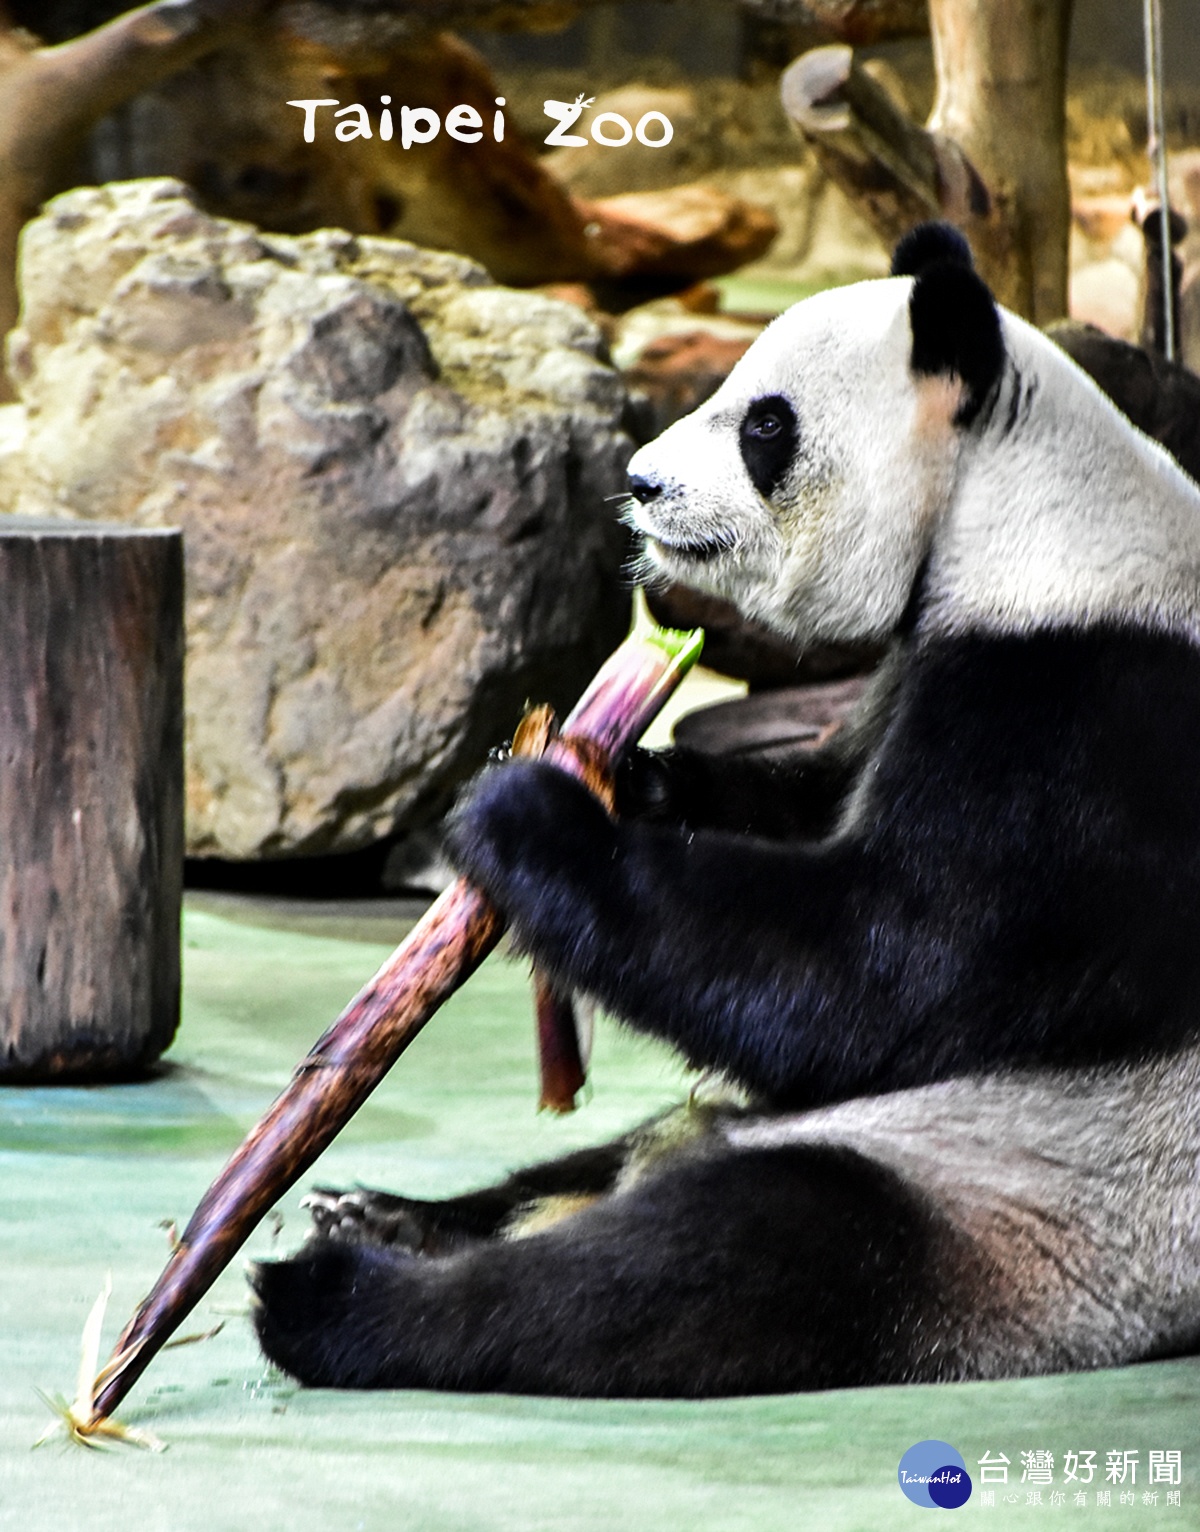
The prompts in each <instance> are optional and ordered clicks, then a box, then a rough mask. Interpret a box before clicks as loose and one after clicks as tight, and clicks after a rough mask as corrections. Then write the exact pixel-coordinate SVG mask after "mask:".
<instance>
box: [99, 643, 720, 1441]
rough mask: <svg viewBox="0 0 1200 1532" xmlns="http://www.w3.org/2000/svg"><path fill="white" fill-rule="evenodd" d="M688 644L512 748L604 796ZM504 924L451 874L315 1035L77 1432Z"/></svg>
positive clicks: (691, 647)
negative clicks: (559, 729)
mask: <svg viewBox="0 0 1200 1532" xmlns="http://www.w3.org/2000/svg"><path fill="white" fill-rule="evenodd" d="M700 645H701V635H700V634H699V633H698V632H697V633H675V632H672V631H670V630H667V629H659V628H650V629H648V630H647V629H639V630H637V631H635V632H634V633H633V634H632V635H631V636H630V637H629V638H628V639H627V640H626V641H625V643H624V644H623V645H622V646H621V647H620V648H619V649H618V650H617V651H616V653H615V654H613V655H612V656H611V658H610V659H609V660H607V661H606V662H605V664H604V665H603V666H602V667H601V669H600V671H599V673H598V674H597V676H596V678H595V680H594V681H593V682H592V684H591V685H590V686H589V687H588V689H587V691H586V692H585V693H584V695H583V697H582V698H581V699H580V701H579V703H578V704H577V705H576V707H575V709H574V710H573V711H572V713H571V714H570V716H569V718H568V719H567V721H566V724H565V726H564V730H563V735H562V737H561V738H559V739H553V738H551V722H550V719H549V716H548V714H547V713H545V712H535V714H534V715H533V716H532V717H531V718H530V720H529V722H528V723H527V724H526V725H525V727H524V728H523V729H522V730H518V733H517V735H516V737H515V738H514V745H513V748H514V752H516V753H522V754H540V753H544V756H545V758H546V759H547V760H551V761H553V762H554V763H555V764H556V765H558V766H561V767H562V768H563V769H564V770H567V771H570V772H572V773H573V774H574V775H576V776H577V777H579V778H580V779H581V780H583V781H585V782H586V783H587V784H588V785H589V786H592V787H593V789H594V790H595V789H599V791H600V792H601V795H602V796H604V794H605V779H606V775H607V772H608V770H609V769H610V766H611V763H613V762H615V760H616V758H617V757H618V755H619V754H620V752H621V750H622V749H623V748H624V747H625V746H626V745H628V744H630V743H632V742H633V741H635V740H637V739H638V737H639V736H640V735H641V734H642V733H643V731H644V730H645V729H646V727H647V725H648V724H649V723H650V722H651V720H652V719H653V718H654V717H655V715H656V714H657V713H658V711H659V709H660V708H661V707H662V705H663V703H664V702H665V701H666V700H667V698H668V697H669V696H670V695H671V693H672V692H673V691H674V690H675V688H676V686H678V684H679V682H680V681H681V680H682V679H683V677H684V675H685V674H686V673H687V671H688V670H689V669H690V668H691V666H692V665H693V664H694V663H695V661H696V658H697V656H698V654H699V652H700ZM503 929H504V926H503V919H502V917H501V915H500V914H499V912H498V911H497V910H495V909H494V908H493V906H492V905H491V903H490V902H489V900H487V899H486V898H485V897H484V895H483V894H482V893H480V892H479V891H478V890H477V889H475V888H473V887H472V886H471V885H470V884H469V883H467V882H466V880H465V879H460V880H459V881H458V882H457V883H455V884H454V885H453V886H452V887H451V888H449V889H447V891H446V892H445V893H444V894H443V895H442V896H441V898H439V899H438V900H437V901H436V902H435V903H434V904H433V905H432V906H431V907H430V909H429V910H428V912H427V913H426V915H425V917H424V918H423V919H422V920H421V921H420V922H419V923H418V925H417V926H416V927H415V928H414V929H413V930H412V932H411V933H410V934H409V936H408V937H407V939H406V940H405V941H404V942H402V943H401V944H400V946H399V947H398V948H397V949H396V951H395V952H394V953H393V954H392V956H391V957H390V958H389V959H388V961H387V962H386V963H385V964H384V965H383V967H382V968H381V969H380V970H379V972H378V973H377V974H376V975H375V977H374V978H373V979H371V980H370V982H369V983H368V984H367V985H366V986H365V987H364V988H363V989H362V990H360V992H359V993H358V994H357V995H356V996H355V997H354V999H353V1000H352V1001H351V1002H350V1004H349V1005H348V1006H347V1007H346V1009H345V1010H344V1011H343V1012H342V1014H341V1015H340V1016H339V1017H338V1019H337V1020H336V1021H335V1022H334V1023H333V1025H332V1026H331V1027H330V1028H329V1030H328V1031H327V1032H326V1033H325V1034H324V1035H323V1036H322V1037H321V1038H320V1039H319V1040H318V1041H317V1042H316V1043H315V1044H314V1046H313V1048H312V1049H311V1050H310V1052H309V1053H308V1055H307V1056H306V1057H305V1058H304V1059H303V1060H301V1062H300V1064H299V1065H298V1066H297V1067H296V1070H295V1071H294V1073H293V1075H292V1079H291V1081H290V1082H289V1084H288V1085H287V1086H286V1087H285V1088H284V1090H283V1091H282V1092H281V1094H280V1095H279V1096H278V1097H277V1098H276V1100H275V1102H274V1103H273V1104H272V1106H271V1107H270V1108H269V1109H268V1110H267V1112H266V1114H265V1115H264V1116H263V1117H262V1118H261V1120H260V1121H259V1122H258V1124H257V1126H255V1127H254V1128H253V1129H252V1130H251V1132H250V1134H249V1135H248V1137H247V1138H246V1139H245V1141H244V1142H243V1144H242V1146H241V1148H239V1149H238V1150H237V1152H236V1153H235V1154H234V1156H233V1158H232V1159H231V1160H230V1161H229V1162H228V1164H227V1165H226V1166H225V1168H224V1169H223V1170H222V1171H221V1173H220V1174H219V1175H218V1176H217V1179H216V1180H215V1181H214V1182H213V1184H212V1185H211V1186H210V1187H209V1189H208V1191H207V1192H206V1193H205V1194H204V1196H203V1198H202V1199H201V1201H200V1204H199V1206H198V1207H197V1208H196V1211H195V1212H194V1213H193V1214H192V1217H191V1221H190V1222H189V1223H188V1226H187V1228H186V1229H185V1230H184V1232H183V1236H182V1238H181V1239H180V1241H179V1243H178V1245H177V1246H176V1248H175V1250H174V1251H173V1252H172V1253H171V1257H170V1259H169V1260H168V1262H167V1264H166V1266H165V1268H164V1269H163V1272H162V1274H161V1275H160V1277H159V1279H158V1281H157V1282H156V1283H155V1284H154V1287H153V1288H152V1289H151V1291H150V1293H149V1295H148V1296H147V1297H146V1298H145V1299H144V1300H143V1301H142V1303H141V1304H140V1305H139V1306H138V1309H137V1311H136V1312H135V1314H134V1316H133V1318H132V1319H131V1320H130V1321H129V1323H128V1324H127V1325H126V1327H125V1329H124V1330H123V1331H122V1333H121V1336H120V1338H119V1340H118V1341H117V1344H116V1347H115V1349H114V1352H113V1356H112V1358H111V1360H110V1361H109V1362H108V1364H107V1366H106V1367H104V1368H103V1369H102V1371H101V1373H100V1375H99V1376H98V1377H97V1379H96V1383H95V1386H94V1390H93V1398H94V1405H93V1410H92V1414H91V1416H90V1417H89V1418H88V1419H86V1420H83V1421H77V1422H75V1423H74V1424H75V1426H76V1428H77V1429H78V1430H79V1431H80V1432H81V1433H82V1434H84V1435H86V1434H88V1432H89V1431H96V1430H98V1429H99V1427H100V1425H101V1423H102V1422H103V1421H104V1419H105V1418H106V1417H107V1416H110V1415H111V1414H112V1412H113V1411H114V1410H115V1409H116V1407H117V1405H118V1404H119V1403H120V1402H121V1400H122V1399H124V1398H125V1396H126V1395H127V1394H128V1393H129V1391H130V1389H131V1388H132V1387H133V1385H134V1383H135V1382H136V1381H137V1379H138V1378H139V1377H140V1376H141V1374H142V1373H143V1372H144V1371H145V1369H146V1367H147V1366H148V1365H149V1363H150V1361H151V1359H152V1358H153V1357H154V1355H155V1354H156V1352H157V1351H158V1350H159V1348H160V1347H161V1346H162V1345H163V1343H164V1342H165V1341H166V1340H167V1338H168V1337H169V1336H170V1335H171V1333H172V1332H173V1331H174V1330H175V1328H176V1327H177V1326H178V1325H179V1324H180V1322H181V1321H182V1320H183V1319H184V1318H185V1316H186V1315H187V1314H188V1313H189V1312H190V1311H191V1309H192V1308H193V1307H194V1306H195V1305H196V1304H197V1303H198V1302H199V1300H200V1299H201V1297H203V1295H204V1293H206V1292H207V1291H208V1289H209V1287H211V1285H212V1283H213V1282H214V1281H215V1280H216V1278H217V1276H218V1275H219V1274H220V1273H221V1272H222V1271H223V1270H224V1268H225V1267H226V1266H227V1265H228V1264H229V1262H230V1261H231V1260H232V1258H233V1256H234V1255H235V1254H236V1252H237V1251H238V1249H240V1247H241V1246H242V1245H243V1244H244V1243H245V1241H246V1239H247V1238H248V1237H249V1235H250V1234H251V1232H252V1231H253V1229H254V1227H255V1225H256V1224H257V1223H258V1221H259V1219H260V1218H261V1217H262V1216H263V1214H264V1213H265V1212H266V1211H267V1210H268V1209H269V1208H270V1207H271V1205H272V1204H273V1203H274V1202H275V1201H277V1200H278V1198H279V1197H280V1196H281V1195H282V1194H283V1193H284V1192H285V1191H287V1190H288V1188H289V1187H290V1186H292V1185H293V1184H294V1183H295V1182H296V1180H297V1179H298V1178H299V1177H300V1176H301V1175H302V1174H303V1173H304V1171H306V1170H307V1169H308V1167H309V1166H310V1165H311V1164H312V1163H313V1161H314V1160H315V1159H316V1158H317V1157H318V1155H320V1154H321V1153H322V1152H323V1150H324V1149H325V1148H326V1147H327V1146H328V1145H329V1144H330V1143H331V1142H332V1140H333V1139H334V1137H335V1136H336V1134H337V1133H338V1132H339V1131H340V1129H341V1128H342V1127H344V1126H345V1124H346V1123H347V1122H348V1121H349V1119H350V1118H351V1117H352V1116H353V1114H354V1113H355V1112H356V1111H357V1110H358V1108H359V1107H360V1106H361V1105H362V1104H363V1102H364V1101H365V1100H366V1098H367V1096H368V1095H369V1094H370V1093H371V1091H372V1090H373V1089H374V1088H375V1086H376V1085H377V1084H378V1083H379V1081H380V1080H381V1079H382V1078H383V1076H384V1075H385V1074H386V1073H387V1071H388V1070H389V1069H390V1068H391V1066H392V1065H393V1064H394V1063H395V1061H396V1059H397V1058H398V1057H399V1056H400V1054H401V1053H402V1052H403V1051H404V1049H405V1048H407V1046H408V1045H409V1043H410V1042H411V1041H412V1040H413V1038H414V1037H415V1036H416V1035H417V1033H418V1032H419V1031H420V1030H421V1028H422V1027H423V1026H424V1025H425V1023H426V1022H427V1021H428V1020H429V1018H430V1016H432V1015H433V1013H434V1011H436V1010H437V1008H438V1006H440V1005H441V1003H442V1002H443V1001H444V1000H445V999H446V998H447V997H448V996H449V995H450V994H452V993H453V992H454V990H456V989H457V988H458V987H459V985H460V984H462V983H463V981H464V980H465V979H467V978H468V977H469V976H470V975H471V974H472V973H473V972H474V971H475V969H476V968H477V967H478V966H479V964H480V963H481V962H482V961H483V959H484V958H485V957H486V956H487V954H488V953H489V952H490V951H491V950H492V948H493V947H494V946H495V945H496V943H497V941H499V939H500V936H501V934H502V932H503Z"/></svg>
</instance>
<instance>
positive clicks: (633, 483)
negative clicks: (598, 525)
mask: <svg viewBox="0 0 1200 1532" xmlns="http://www.w3.org/2000/svg"><path fill="white" fill-rule="evenodd" d="M662 492H663V486H662V485H661V484H659V483H656V482H655V481H654V480H653V479H646V478H643V477H642V476H641V475H640V474H636V473H631V474H630V475H629V493H630V494H631V495H632V496H633V498H634V499H635V500H636V501H637V503H638V504H639V505H649V504H650V502H651V501H653V500H657V499H658V498H659V497H660V496H661V494H662ZM631 509H632V507H631ZM630 521H631V523H632V525H633V527H634V529H635V530H636V531H637V532H638V533H639V534H640V535H641V536H642V537H643V538H645V540H646V541H647V542H648V543H654V544H655V545H656V546H657V547H659V548H661V549H662V551H663V552H664V553H666V554H669V555H671V557H673V558H677V559H689V560H691V561H692V562H693V563H698V564H702V563H705V562H707V561H708V560H709V559H714V558H716V557H717V556H718V555H719V554H722V553H728V552H729V549H730V546H731V544H730V541H729V539H728V538H725V537H712V538H696V539H694V540H693V539H679V540H676V539H674V538H671V537H666V536H664V535H663V533H662V532H661V531H659V529H658V528H657V527H650V526H648V525H647V524H646V522H645V520H644V519H643V518H642V517H640V516H637V515H636V514H635V515H634V516H632V517H630Z"/></svg>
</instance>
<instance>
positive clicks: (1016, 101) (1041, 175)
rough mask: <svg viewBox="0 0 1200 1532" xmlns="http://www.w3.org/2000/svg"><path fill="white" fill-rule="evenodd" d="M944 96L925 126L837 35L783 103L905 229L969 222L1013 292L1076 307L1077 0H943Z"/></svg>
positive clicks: (873, 215)
mask: <svg viewBox="0 0 1200 1532" xmlns="http://www.w3.org/2000/svg"><path fill="white" fill-rule="evenodd" d="M929 19H930V29H931V31H932V34H933V50H934V64H935V66H936V69H937V81H938V89H937V99H936V101H935V104H934V109H933V113H932V115H931V116H930V119H929V123H928V125H927V127H926V128H925V129H921V128H919V127H918V126H917V125H916V124H915V123H912V122H910V121H909V120H908V118H907V117H905V115H904V113H903V112H902V111H901V109H900V108H899V107H898V106H897V105H896V104H895V103H894V102H892V101H890V98H888V96H887V94H886V92H885V91H884V90H883V89H882V88H881V87H880V86H879V85H878V84H876V83H875V82H874V81H873V80H872V79H871V78H870V76H869V75H868V74H867V73H866V71H865V70H864V69H862V68H861V67H860V66H859V65H858V64H857V63H856V62H855V60H854V59H853V56H852V55H851V53H850V50H849V49H848V48H844V47H840V46H835V47H828V48H819V49H814V50H813V51H812V52H810V53H806V54H804V55H803V56H802V57H801V58H800V59H798V60H797V61H796V63H794V64H793V65H792V66H791V67H790V68H789V69H788V70H787V72H786V74H785V75H784V79H783V87H782V93H783V103H784V108H785V110H786V111H787V112H788V114H789V116H790V117H791V118H792V120H793V121H794V122H795V123H796V124H797V125H798V126H799V127H800V129H801V130H802V131H803V133H804V134H805V136H806V137H807V138H808V139H809V140H810V142H811V143H812V144H813V147H814V149H815V150H816V153H817V155H818V157H819V158H820V160H821V161H822V163H823V164H824V166H825V168H826V169H827V171H828V172H829V174H830V175H831V176H832V177H833V178H834V179H835V180H836V181H837V182H838V184H839V185H840V186H842V187H843V188H844V189H845V190H846V191H847V193H848V194H849V196H850V197H851V199H852V200H853V201H854V203H855V205H856V206H858V207H861V209H862V210H863V212H864V213H865V214H866V215H867V217H868V218H869V219H870V220H871V222H872V224H873V225H874V226H875V228H876V229H877V230H878V231H879V234H880V236H881V238H883V239H884V240H885V241H886V242H887V243H889V244H890V243H892V242H893V241H894V240H895V239H896V237H897V236H898V235H899V234H900V233H903V232H904V230H905V229H906V228H908V227H911V225H912V224H913V223H915V222H917V221H919V220H920V219H921V218H927V217H930V216H931V215H937V214H940V215H941V216H943V217H947V218H949V219H951V220H952V221H953V222H955V223H957V224H959V225H960V226H961V227H962V229H963V230H964V232H965V233H966V234H967V237H968V238H969V239H970V241H971V245H972V248H973V249H974V251H975V256H976V260H977V262H978V264H979V269H980V271H981V272H982V273H983V275H984V277H985V278H986V279H987V281H988V283H989V284H990V286H991V288H992V290H993V291H994V292H995V294H996V296H997V298H999V300H1000V301H1001V303H1003V304H1005V305H1006V306H1007V307H1008V308H1011V309H1013V310H1015V311H1016V312H1017V313H1018V314H1022V315H1024V316H1025V317H1026V318H1027V319H1032V320H1033V321H1034V323H1035V324H1046V323H1048V322H1049V321H1050V320H1052V319H1057V318H1060V317H1061V316H1062V315H1063V314H1065V313H1066V309H1067V237H1068V232H1069V226H1070V193H1069V189H1068V185H1067V156H1066V137H1065V128H1066V105H1065V95H1066V58H1067V37H1068V33H1069V30H1070V21H1071V0H929Z"/></svg>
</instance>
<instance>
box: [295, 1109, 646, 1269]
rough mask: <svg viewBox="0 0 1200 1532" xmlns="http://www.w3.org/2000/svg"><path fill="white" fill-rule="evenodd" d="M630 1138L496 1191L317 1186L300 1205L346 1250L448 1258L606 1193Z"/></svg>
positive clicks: (534, 1168)
mask: <svg viewBox="0 0 1200 1532" xmlns="http://www.w3.org/2000/svg"><path fill="white" fill-rule="evenodd" d="M631 1142H632V1140H631V1138H628V1137H625V1138H618V1139H615V1140H614V1141H613V1142H612V1143H608V1144H601V1145H599V1146H597V1147H596V1148H590V1149H580V1150H578V1151H576V1152H575V1153H573V1154H567V1155H563V1156H561V1157H560V1158H558V1159H555V1160H547V1161H544V1162H543V1163H541V1164H537V1165H530V1166H528V1167H527V1168H526V1169H524V1170H521V1171H518V1172H516V1173H515V1174H514V1175H511V1176H509V1177H507V1178H506V1179H505V1180H503V1181H500V1182H498V1183H497V1184H496V1185H495V1186H488V1187H484V1188H483V1189H482V1190H480V1191H475V1192H468V1193H467V1194H466V1195H464V1196H460V1197H448V1198H444V1199H441V1200H438V1201H426V1200H423V1199H421V1198H418V1197H401V1196H398V1195H396V1194H395V1193H393V1192H384V1191H374V1190H371V1189H370V1188H368V1187H353V1188H351V1189H349V1190H347V1191H338V1190H335V1189H334V1188H332V1187H316V1188H314V1190H313V1191H311V1192H310V1193H309V1194H308V1195H307V1196H306V1197H305V1198H304V1201H303V1204H302V1206H304V1207H306V1208H307V1209H308V1212H309V1215H310V1216H311V1218H312V1221H313V1227H314V1230H315V1232H316V1233H317V1234H318V1235H319V1236H321V1237H322V1238H325V1239H331V1240H339V1241H341V1242H343V1243H347V1244H359V1245H385V1246H392V1247H394V1248H397V1249H402V1250H409V1251H412V1252H413V1253H414V1254H419V1255H429V1256H438V1255H447V1254H449V1253H450V1252H451V1251H453V1250H460V1249H462V1248H464V1247H465V1246H467V1245H472V1244H477V1243H478V1242H479V1241H481V1240H489V1239H494V1238H495V1237H496V1236H497V1235H499V1234H501V1233H504V1232H507V1231H508V1230H509V1229H510V1228H513V1227H515V1226H516V1225H518V1224H519V1225H520V1226H521V1227H522V1228H524V1229H529V1228H533V1227H537V1226H539V1225H541V1224H544V1223H547V1222H550V1221H553V1220H554V1219H555V1218H556V1217H557V1216H559V1215H560V1214H561V1213H563V1212H566V1211H568V1210H573V1209H574V1208H576V1207H578V1206H581V1205H583V1204H585V1203H586V1202H587V1201H590V1200H591V1199H592V1198H594V1197H597V1196H600V1195H602V1194H603V1193H605V1192H607V1191H610V1190H611V1189H612V1187H613V1186H614V1185H615V1183H616V1181H617V1178H618V1176H619V1175H620V1174H621V1172H622V1170H623V1169H624V1167H625V1163H626V1161H627V1159H628V1157H629V1153H630V1144H631Z"/></svg>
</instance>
